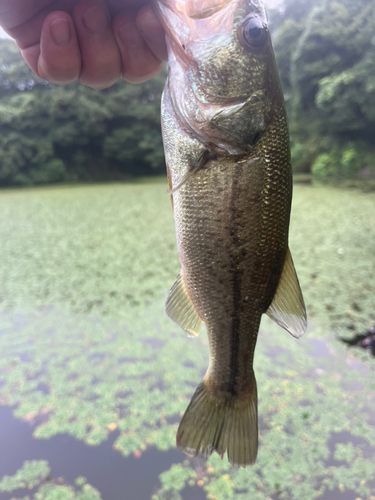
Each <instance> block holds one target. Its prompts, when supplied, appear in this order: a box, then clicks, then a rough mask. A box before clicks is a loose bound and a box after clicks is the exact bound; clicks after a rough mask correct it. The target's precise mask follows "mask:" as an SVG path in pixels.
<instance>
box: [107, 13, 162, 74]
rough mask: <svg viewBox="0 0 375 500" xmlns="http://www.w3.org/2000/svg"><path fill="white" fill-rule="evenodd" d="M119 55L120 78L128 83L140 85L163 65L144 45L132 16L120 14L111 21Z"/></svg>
mask: <svg viewBox="0 0 375 500" xmlns="http://www.w3.org/2000/svg"><path fill="white" fill-rule="evenodd" d="M113 32H114V34H115V37H116V40H117V43H118V46H119V48H120V53H121V61H122V77H123V78H124V80H126V81H127V82H130V83H142V82H145V81H147V80H149V79H150V78H152V77H153V76H155V75H156V74H157V73H158V72H159V71H160V69H161V67H162V65H163V63H162V62H161V61H160V59H158V58H157V57H155V55H154V54H153V53H152V52H151V50H150V48H149V47H148V45H147V44H146V42H145V40H144V38H143V37H142V35H141V33H140V32H139V29H138V27H137V24H136V18H135V16H134V15H131V14H126V13H121V14H119V15H118V16H117V17H116V18H115V19H114V21H113Z"/></svg>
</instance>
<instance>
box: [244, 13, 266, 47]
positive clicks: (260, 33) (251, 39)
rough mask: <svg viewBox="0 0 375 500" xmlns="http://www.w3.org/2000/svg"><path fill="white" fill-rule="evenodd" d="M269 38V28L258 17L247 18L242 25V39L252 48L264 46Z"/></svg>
mask: <svg viewBox="0 0 375 500" xmlns="http://www.w3.org/2000/svg"><path fill="white" fill-rule="evenodd" d="M267 38H268V28H267V26H265V25H263V24H262V23H261V22H260V21H259V20H257V19H252V18H250V19H247V20H246V21H245V22H244V23H243V25H242V40H243V41H244V43H245V45H246V46H247V47H248V48H250V49H257V48H260V47H263V45H264V44H265V43H266V41H267Z"/></svg>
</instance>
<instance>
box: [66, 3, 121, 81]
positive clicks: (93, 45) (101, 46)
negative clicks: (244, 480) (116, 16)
mask: <svg viewBox="0 0 375 500" xmlns="http://www.w3.org/2000/svg"><path fill="white" fill-rule="evenodd" d="M73 19H74V23H75V27H76V31H77V36H78V40H79V45H80V48H81V57H82V68H81V75H80V77H79V81H80V82H81V83H83V84H84V85H87V86H89V87H92V88H95V89H103V88H107V87H110V86H111V85H112V84H113V83H115V82H116V80H118V78H120V76H121V57H120V52H119V49H118V47H117V44H116V41H115V38H114V36H113V33H112V28H111V23H110V16H109V12H108V9H107V7H106V5H105V3H104V2H103V1H101V0H84V1H83V2H81V3H79V4H78V5H77V6H76V7H75V9H74V11H73Z"/></svg>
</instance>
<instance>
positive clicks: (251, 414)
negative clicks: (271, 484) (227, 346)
mask: <svg viewBox="0 0 375 500" xmlns="http://www.w3.org/2000/svg"><path fill="white" fill-rule="evenodd" d="M252 386H253V390H252V392H251V393H249V394H248V395H247V397H246V398H242V399H239V398H233V397H228V398H224V397H222V396H220V394H215V393H212V392H210V391H209V390H208V389H207V385H206V383H205V381H203V382H201V383H200V384H199V386H198V387H197V390H196V391H195V394H194V396H193V397H192V399H191V401H190V404H189V406H188V408H187V410H186V412H185V415H184V416H183V417H182V420H181V423H180V426H179V428H178V431H177V446H178V447H179V448H180V449H181V450H182V451H183V452H184V453H186V454H187V455H189V456H197V455H198V453H202V454H203V455H204V456H206V457H209V456H210V455H211V454H212V453H213V452H214V451H216V453H218V454H219V455H220V456H221V458H223V456H224V454H225V452H227V454H228V460H229V462H230V463H231V464H232V465H236V466H242V467H246V466H247V465H252V464H254V462H255V460H256V456H257V451H258V410H257V388H256V381H255V377H254V383H253V384H252Z"/></svg>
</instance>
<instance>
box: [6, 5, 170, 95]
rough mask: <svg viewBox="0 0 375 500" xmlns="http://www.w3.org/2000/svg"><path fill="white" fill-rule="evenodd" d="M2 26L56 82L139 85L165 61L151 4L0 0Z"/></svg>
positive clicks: (37, 67)
mask: <svg viewBox="0 0 375 500" xmlns="http://www.w3.org/2000/svg"><path fill="white" fill-rule="evenodd" d="M0 25H1V27H2V28H3V29H4V31H6V32H7V33H8V34H9V35H10V36H11V37H12V38H14V39H15V40H16V43H17V45H18V47H19V48H20V49H21V53H22V56H23V58H24V59H25V61H26V62H27V64H28V65H29V66H30V68H31V69H32V70H33V71H34V73H36V74H37V75H38V76H39V77H40V78H42V79H44V80H48V81H49V82H52V83H68V82H71V81H73V80H76V79H78V80H79V81H80V82H81V83H82V84H83V85H87V86H89V87H92V88H95V89H104V88H107V87H110V86H111V85H112V84H113V83H115V82H116V81H117V80H118V78H120V76H122V77H123V78H124V79H125V80H126V81H128V82H131V83H141V82H144V81H146V80H149V79H150V78H152V77H153V76H155V75H156V74H157V73H158V72H159V71H160V69H161V67H162V64H163V63H162V61H163V60H165V59H166V57H167V52H166V46H165V40H164V31H163V28H162V26H161V25H160V23H159V21H158V19H157V17H156V15H155V14H154V11H153V10H152V8H151V6H150V3H149V0H33V1H31V0H0Z"/></svg>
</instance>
